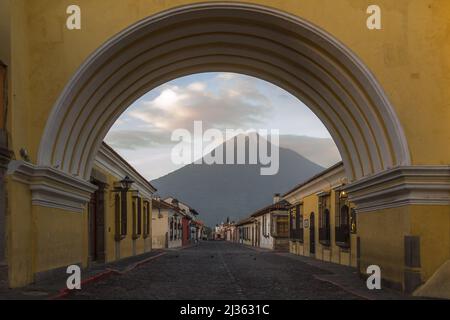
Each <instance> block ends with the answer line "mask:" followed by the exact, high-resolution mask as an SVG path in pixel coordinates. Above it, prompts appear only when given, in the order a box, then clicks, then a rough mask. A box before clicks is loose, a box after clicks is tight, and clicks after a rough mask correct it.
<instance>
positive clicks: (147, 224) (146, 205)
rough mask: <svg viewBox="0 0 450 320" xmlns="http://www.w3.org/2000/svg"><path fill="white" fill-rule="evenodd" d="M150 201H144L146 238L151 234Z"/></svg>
mask: <svg viewBox="0 0 450 320" xmlns="http://www.w3.org/2000/svg"><path fill="white" fill-rule="evenodd" d="M150 221H151V216H150V202H148V201H144V238H148V236H149V235H150Z"/></svg>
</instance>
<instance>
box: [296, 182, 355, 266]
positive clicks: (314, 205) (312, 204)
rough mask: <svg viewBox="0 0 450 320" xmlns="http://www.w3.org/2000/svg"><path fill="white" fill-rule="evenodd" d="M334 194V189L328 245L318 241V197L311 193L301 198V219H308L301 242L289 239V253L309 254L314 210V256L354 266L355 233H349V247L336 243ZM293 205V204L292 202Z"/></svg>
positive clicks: (331, 194)
mask: <svg viewBox="0 0 450 320" xmlns="http://www.w3.org/2000/svg"><path fill="white" fill-rule="evenodd" d="M336 195H337V193H336V192H335V191H333V190H332V191H331V192H330V205H329V207H328V209H329V210H330V230H331V241H330V246H324V245H322V244H321V243H320V242H319V197H318V196H317V195H315V194H311V195H309V196H306V197H305V198H303V199H302V202H303V219H304V220H305V219H308V221H309V226H308V228H304V229H303V232H304V233H303V243H301V242H299V241H292V240H291V253H294V254H298V255H302V256H307V257H309V256H311V254H310V246H311V242H310V232H311V213H313V212H314V232H315V233H314V238H315V247H316V250H315V251H316V252H315V255H314V257H315V258H316V259H319V260H323V261H327V262H333V263H338V264H342V265H347V266H352V267H356V263H357V257H356V235H355V234H351V235H350V248H349V249H346V250H344V249H342V248H341V247H339V246H338V245H336V235H335V234H336V232H335V226H336V206H335V203H336V201H335V200H336ZM294 205H295V204H294Z"/></svg>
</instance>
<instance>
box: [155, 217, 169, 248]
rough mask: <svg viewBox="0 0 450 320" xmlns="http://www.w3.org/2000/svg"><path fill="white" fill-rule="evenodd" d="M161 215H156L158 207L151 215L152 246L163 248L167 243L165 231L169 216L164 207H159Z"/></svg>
mask: <svg viewBox="0 0 450 320" xmlns="http://www.w3.org/2000/svg"><path fill="white" fill-rule="evenodd" d="M160 212H161V217H158V209H156V210H155V214H154V215H153V217H152V232H153V233H152V248H153V249H163V248H166V245H167V243H166V242H167V241H166V239H167V236H166V234H167V232H168V231H169V218H168V212H167V210H166V209H161V211H160Z"/></svg>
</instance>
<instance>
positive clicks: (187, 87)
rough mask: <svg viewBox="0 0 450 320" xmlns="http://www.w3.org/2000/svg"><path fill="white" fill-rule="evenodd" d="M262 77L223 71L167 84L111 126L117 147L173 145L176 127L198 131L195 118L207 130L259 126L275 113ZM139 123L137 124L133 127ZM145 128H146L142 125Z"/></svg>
mask: <svg viewBox="0 0 450 320" xmlns="http://www.w3.org/2000/svg"><path fill="white" fill-rule="evenodd" d="M258 81H260V80H258V79H255V78H251V77H246V76H241V75H237V74H236V75H235V74H227V73H220V74H218V75H217V76H214V77H212V78H211V79H209V80H208V81H207V82H206V81H195V82H189V83H186V84H184V85H179V84H178V85H174V84H170V83H169V84H166V85H164V86H161V87H160V88H158V89H156V91H157V94H156V95H154V96H153V97H152V98H151V99H149V98H145V97H144V98H143V99H141V100H139V102H138V103H136V104H135V105H133V106H132V107H130V109H129V110H127V111H126V112H125V114H124V115H123V116H122V117H121V118H120V119H119V120H118V122H117V123H116V124H115V126H114V127H113V128H112V129H111V131H110V133H109V134H108V137H107V138H106V140H107V142H108V143H110V144H111V145H112V146H113V147H116V148H122V149H135V148H139V147H152V146H155V145H161V144H171V143H172V142H171V141H170V137H171V134H172V132H173V131H174V130H176V129H179V128H183V129H187V130H189V131H191V132H192V130H193V124H194V121H199V120H201V121H203V129H204V130H206V129H208V128H217V129H221V130H225V129H237V128H243V129H247V128H259V127H260V126H262V124H264V123H265V122H267V120H268V119H270V114H271V112H272V111H273V106H272V102H271V100H270V98H269V97H267V96H266V95H265V93H264V92H261V89H260V88H258ZM127 123H133V127H129V125H128V126H127V125H126V124H127ZM137 128H140V129H137Z"/></svg>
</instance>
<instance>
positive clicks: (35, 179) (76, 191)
mask: <svg viewBox="0 0 450 320" xmlns="http://www.w3.org/2000/svg"><path fill="white" fill-rule="evenodd" d="M8 175H10V176H11V177H12V179H13V180H15V181H18V182H21V183H25V184H28V185H29V186H30V190H31V201H32V204H33V205H37V206H43V207H49V208H57V209H63V210H67V211H71V212H78V213H81V212H83V210H84V208H85V205H86V204H87V203H88V202H89V200H90V198H91V194H92V193H93V192H95V190H97V187H96V186H95V185H93V184H91V183H89V182H86V181H84V180H82V179H80V178H78V177H75V176H70V175H68V174H67V173H64V172H62V171H60V170H57V169H54V168H50V167H39V166H35V165H33V164H31V163H28V162H24V161H16V160H14V161H11V162H10V163H9V166H8Z"/></svg>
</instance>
